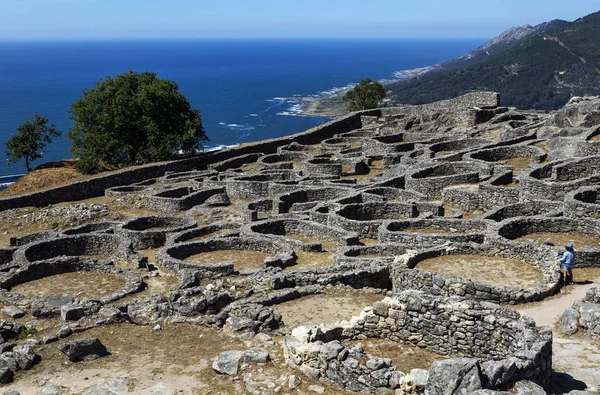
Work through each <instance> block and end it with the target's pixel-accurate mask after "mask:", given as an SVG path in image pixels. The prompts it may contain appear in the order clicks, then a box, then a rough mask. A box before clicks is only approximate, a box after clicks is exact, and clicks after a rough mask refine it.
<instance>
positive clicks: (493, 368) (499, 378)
mask: <svg viewBox="0 0 600 395" xmlns="http://www.w3.org/2000/svg"><path fill="white" fill-rule="evenodd" d="M517 362H518V359H505V360H502V361H486V362H484V363H483V364H482V365H481V367H482V369H483V370H484V371H485V373H486V375H487V377H488V380H489V381H490V383H491V385H492V386H493V387H494V388H500V387H504V386H506V385H508V384H509V383H512V382H514V380H513V377H514V375H515V373H516V372H517Z"/></svg>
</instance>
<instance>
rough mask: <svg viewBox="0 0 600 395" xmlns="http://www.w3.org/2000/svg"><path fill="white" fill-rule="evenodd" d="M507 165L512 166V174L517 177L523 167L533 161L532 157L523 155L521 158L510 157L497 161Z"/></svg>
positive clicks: (525, 167) (526, 166)
mask: <svg viewBox="0 0 600 395" xmlns="http://www.w3.org/2000/svg"><path fill="white" fill-rule="evenodd" d="M498 162H500V163H503V164H505V165H507V166H512V168H513V176H515V177H518V176H520V175H521V173H523V171H524V170H525V169H527V168H528V167H529V165H531V164H532V163H533V158H529V157H523V158H510V159H505V160H500V161H498Z"/></svg>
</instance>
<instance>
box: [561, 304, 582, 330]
mask: <svg viewBox="0 0 600 395" xmlns="http://www.w3.org/2000/svg"><path fill="white" fill-rule="evenodd" d="M580 316H581V315H580V314H579V312H578V311H577V310H575V309H574V308H572V307H569V308H567V309H566V310H565V311H564V313H563V314H562V316H561V317H560V330H561V332H562V333H563V334H565V335H572V334H574V333H577V331H578V323H579V317H580Z"/></svg>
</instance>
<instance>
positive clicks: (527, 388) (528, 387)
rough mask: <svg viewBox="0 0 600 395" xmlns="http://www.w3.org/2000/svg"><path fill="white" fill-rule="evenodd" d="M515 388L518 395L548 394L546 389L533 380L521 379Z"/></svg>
mask: <svg viewBox="0 0 600 395" xmlns="http://www.w3.org/2000/svg"><path fill="white" fill-rule="evenodd" d="M514 390H515V391H517V394H518V395H546V391H544V389H543V388H542V387H540V386H539V385H537V384H536V383H532V382H531V381H519V382H517V383H515V386H514Z"/></svg>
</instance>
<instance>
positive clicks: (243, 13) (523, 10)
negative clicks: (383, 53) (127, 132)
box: [0, 0, 600, 39]
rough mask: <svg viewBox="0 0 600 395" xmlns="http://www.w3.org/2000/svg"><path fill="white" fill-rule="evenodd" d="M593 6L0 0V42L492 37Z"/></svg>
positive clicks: (477, 1) (587, 1) (493, 1)
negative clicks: (116, 38)
mask: <svg viewBox="0 0 600 395" xmlns="http://www.w3.org/2000/svg"><path fill="white" fill-rule="evenodd" d="M599 9H600V2H599V1H598V0H577V1H573V0H571V1H555V0H487V1H486V0H410V1H406V0H405V1H403V0H370V1H365V0H295V1H294V0H0V39H15V38H21V39H30V38H90V37H94V38H115V37H121V38H122V37H125V38H144V37H148V38H149V37H198V38H216V37H269V38H284V37H422V38H432V37H436V38H437V37H477V38H479V37H492V36H495V35H497V34H498V33H500V32H501V31H503V30H506V29H507V28H510V27H512V26H517V25H523V24H527V23H529V24H537V23H541V22H545V21H547V20H551V19H566V20H574V19H576V18H578V17H581V16H584V15H587V14H589V13H592V12H595V11H598V10H599Z"/></svg>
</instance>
